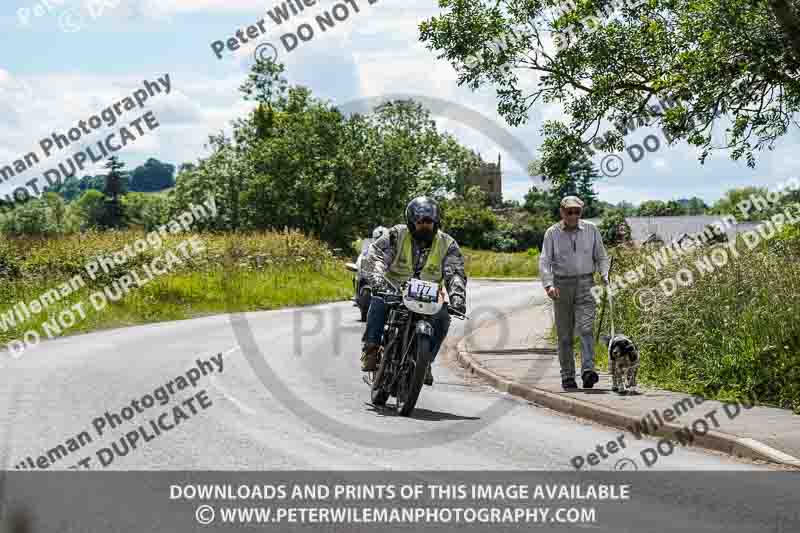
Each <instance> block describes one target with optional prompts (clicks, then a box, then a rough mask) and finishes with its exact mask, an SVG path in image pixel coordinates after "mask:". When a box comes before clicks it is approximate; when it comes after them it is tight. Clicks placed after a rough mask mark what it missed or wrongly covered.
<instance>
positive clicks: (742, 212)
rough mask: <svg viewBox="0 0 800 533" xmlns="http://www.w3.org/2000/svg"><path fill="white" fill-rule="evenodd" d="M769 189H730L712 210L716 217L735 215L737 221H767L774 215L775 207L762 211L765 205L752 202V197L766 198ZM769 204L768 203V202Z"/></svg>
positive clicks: (770, 206)
mask: <svg viewBox="0 0 800 533" xmlns="http://www.w3.org/2000/svg"><path fill="white" fill-rule="evenodd" d="M767 192H768V191H767V189H766V188H764V187H740V188H737V189H729V190H728V191H726V192H725V195H724V196H723V197H722V198H720V199H719V200H718V201H717V202H716V203H715V204H714V205H713V207H712V208H711V213H712V214H714V215H733V216H735V217H736V219H737V220H741V221H746V222H757V221H760V220H766V219H768V218H769V217H770V216H771V215H773V214H774V211H775V210H774V207H773V206H772V205H771V204H769V207H767V208H765V209H761V207H763V205H761V204H757V203H756V202H752V201H751V197H762V198H766V195H767ZM767 204H768V202H767Z"/></svg>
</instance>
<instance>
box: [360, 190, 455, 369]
mask: <svg viewBox="0 0 800 533" xmlns="http://www.w3.org/2000/svg"><path fill="white" fill-rule="evenodd" d="M405 218H406V223H405V224H397V225H396V226H393V227H392V228H390V229H389V232H388V234H387V235H384V236H383V237H381V238H379V239H378V240H376V241H375V242H374V243H372V245H371V246H370V247H369V253H368V254H367V257H366V258H365V259H364V261H363V268H364V275H365V276H369V279H370V282H371V286H372V287H373V288H374V290H373V296H372V300H371V301H370V307H369V313H368V314H367V331H366V333H365V342H364V347H363V351H362V353H361V370H362V371H363V372H371V371H375V370H377V369H378V368H377V363H378V357H377V355H378V347H379V345H380V341H381V335H382V334H383V328H384V324H385V323H386V303H385V302H384V300H383V298H380V297H378V296H375V295H374V294H375V292H384V291H386V290H387V289H388V285H387V283H386V281H385V279H384V276H385V277H386V278H387V279H389V280H390V281H391V282H392V283H393V284H394V285H396V286H398V287H399V286H400V284H401V283H402V282H404V281H406V280H408V279H409V278H411V277H418V278H420V279H423V280H426V281H432V282H436V283H439V284H440V287H441V282H442V280H444V282H445V284H446V286H447V293H448V294H449V296H450V305H451V306H452V307H453V308H455V309H456V310H457V311H458V312H460V313H465V312H466V289H467V275H466V273H465V271H464V256H463V255H461V249H460V248H459V247H458V243H457V242H456V241H455V239H453V238H452V237H451V236H450V235H448V234H447V233H445V232H443V231H440V230H439V224H440V221H441V215H440V212H439V206H438V205H437V203H436V202H435V201H434V200H433V199H432V198H428V197H426V196H418V197H416V198H414V199H413V200H411V201H410V202H409V203H408V206H406V212H405ZM432 322H433V327H434V338H433V339H432V340H433V342H432V345H431V352H432V354H431V364H433V360H434V359H435V358H436V354H437V353H438V352H439V348H441V345H442V342H443V341H444V338H445V336H446V335H447V331H448V330H449V329H450V315H449V313H448V312H447V306H445V305H443V306H442V308H441V310H440V311H439V312H438V313H437V314H436V315H434V316H433V317H432ZM425 385H433V374H432V373H431V367H430V365H428V371H427V373H426V374H425Z"/></svg>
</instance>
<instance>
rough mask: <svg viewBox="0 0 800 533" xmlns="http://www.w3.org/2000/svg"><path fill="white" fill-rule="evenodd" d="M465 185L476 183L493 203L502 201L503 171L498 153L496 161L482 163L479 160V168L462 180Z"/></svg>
mask: <svg viewBox="0 0 800 533" xmlns="http://www.w3.org/2000/svg"><path fill="white" fill-rule="evenodd" d="M464 183H465V185H466V186H467V187H470V186H473V185H477V186H479V187H480V188H481V190H482V191H483V192H485V193H487V194H488V195H489V199H490V200H491V202H492V203H493V204H500V203H502V202H503V173H502V169H501V167H500V154H497V163H484V162H483V160H481V166H480V168H479V169H478V170H477V171H476V172H475V173H473V174H471V175H470V176H467V177H466V179H465V180H464Z"/></svg>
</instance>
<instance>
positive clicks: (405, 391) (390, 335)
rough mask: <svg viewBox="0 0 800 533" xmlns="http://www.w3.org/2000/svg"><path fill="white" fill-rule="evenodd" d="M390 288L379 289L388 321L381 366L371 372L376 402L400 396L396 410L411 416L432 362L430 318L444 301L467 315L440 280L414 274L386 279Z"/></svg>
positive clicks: (368, 380)
mask: <svg viewBox="0 0 800 533" xmlns="http://www.w3.org/2000/svg"><path fill="white" fill-rule="evenodd" d="M386 282H387V284H388V285H389V286H390V287H391V290H390V291H379V292H376V293H375V295H376V296H380V297H382V298H383V299H384V301H385V302H386V307H387V309H386V311H387V313H386V325H385V328H384V332H383V337H382V339H381V344H380V347H379V348H378V370H377V371H375V372H368V373H367V375H365V376H364V381H365V382H366V383H367V384H368V385H370V388H371V396H372V403H373V404H374V405H377V406H384V405H386V401H387V400H388V399H389V397H390V396H393V397H396V398H397V403H396V405H395V410H396V411H397V412H398V413H399V414H400V415H402V416H409V415H410V414H411V412H412V411H413V410H414V406H415V405H416V404H417V398H419V393H420V390H421V389H422V384H423V381H424V380H425V372H426V371H427V369H428V365H429V364H430V362H431V358H432V355H433V354H432V353H431V344H432V341H433V323H432V321H431V319H430V317H432V316H433V315H435V314H436V313H438V312H439V310H440V309H441V308H442V306H443V305H447V311H448V312H449V313H450V315H451V316H455V317H456V318H458V319H460V320H465V319H467V318H468V317H467V315H465V314H462V313H460V312H459V311H457V310H456V309H454V308H452V307H450V306H449V305H448V304H447V303H446V302H445V300H444V293H443V291H441V290H440V288H439V285H438V284H437V283H432V282H429V281H423V280H420V279H416V278H410V279H409V280H408V281H406V282H403V283H402V284H401V285H400V287H397V286H395V285H394V284H393V283H392V282H391V281H389V280H386Z"/></svg>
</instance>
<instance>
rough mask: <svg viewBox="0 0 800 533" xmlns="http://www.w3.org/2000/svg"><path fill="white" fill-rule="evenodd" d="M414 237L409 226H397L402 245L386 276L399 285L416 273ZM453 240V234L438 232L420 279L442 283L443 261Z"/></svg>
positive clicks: (398, 237)
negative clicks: (412, 247)
mask: <svg viewBox="0 0 800 533" xmlns="http://www.w3.org/2000/svg"><path fill="white" fill-rule="evenodd" d="M412 239H413V237H412V236H411V232H410V231H408V227H406V226H400V227H399V228H397V240H398V242H399V243H400V245H399V246H398V250H397V254H395V256H394V260H393V261H392V264H391V265H389V268H388V270H387V272H386V277H387V278H389V279H390V280H391V281H392V283H395V284H398V285H399V284H400V283H402V282H403V281H406V280H408V278H410V277H411V276H413V275H414V257H413V253H412V250H411V241H412ZM453 242H454V239H453V238H452V237H451V236H449V235H447V234H445V233H442V232H441V231H437V232H436V236H435V237H434V238H433V242H432V243H431V250H430V252H428V257H427V259H426V260H425V265H424V266H423V267H422V271H421V272H420V275H419V277H420V279H423V280H425V281H432V282H435V283H441V281H442V278H443V277H444V272H442V261H444V256H445V255H446V254H447V250H448V249H449V248H450V245H451V244H452V243H453Z"/></svg>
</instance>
